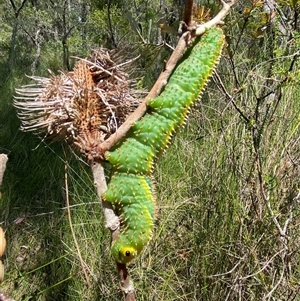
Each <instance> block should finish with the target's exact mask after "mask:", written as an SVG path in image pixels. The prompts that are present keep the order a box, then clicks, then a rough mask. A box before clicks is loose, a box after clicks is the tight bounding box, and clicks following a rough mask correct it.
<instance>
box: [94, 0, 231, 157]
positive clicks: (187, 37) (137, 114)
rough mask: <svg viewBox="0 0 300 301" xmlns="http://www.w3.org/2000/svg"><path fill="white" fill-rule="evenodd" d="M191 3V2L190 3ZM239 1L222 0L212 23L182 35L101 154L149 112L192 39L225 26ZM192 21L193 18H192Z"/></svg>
mask: <svg viewBox="0 0 300 301" xmlns="http://www.w3.org/2000/svg"><path fill="white" fill-rule="evenodd" d="M190 2H191V1H190ZM190 2H188V3H189V5H192V3H190ZM236 2H237V0H231V1H230V2H228V3H226V2H225V1H223V0H221V3H222V5H223V7H222V9H221V11H220V12H219V13H218V14H217V15H216V16H215V17H214V18H213V19H212V20H210V21H208V22H206V23H204V24H202V25H200V26H198V27H196V28H188V30H189V31H186V32H184V33H183V34H182V36H181V37H180V39H179V40H178V43H177V46H176V48H175V49H174V52H173V53H172V55H171V57H170V58H169V60H168V62H167V64H166V67H165V70H164V71H163V72H162V73H161V74H160V76H159V78H158V79H157V81H156V83H155V84H154V86H153V87H152V89H151V90H150V92H149V94H148V95H147V96H146V98H145V99H144V100H143V102H142V103H141V104H140V105H139V107H138V108H137V109H136V110H135V111H134V112H133V113H132V114H131V115H130V116H129V117H128V119H127V120H126V121H125V122H124V123H123V124H122V125H121V126H120V128H119V129H118V130H117V131H116V132H115V133H114V134H113V135H111V136H110V137H109V138H108V139H107V140H105V141H104V142H103V143H101V144H100V145H99V146H98V148H99V150H100V152H102V153H105V152H106V151H108V150H109V149H111V148H112V147H113V146H114V145H115V144H116V143H117V142H118V141H120V140H121V139H122V138H123V137H124V136H125V135H126V133H127V132H128V131H129V129H130V128H131V126H132V125H133V124H134V123H135V122H136V121H137V120H139V119H140V118H141V117H142V116H143V115H144V114H145V113H146V110H147V102H148V100H149V99H151V98H154V97H156V96H158V95H159V93H160V92H161V90H162V89H163V87H164V86H165V85H166V84H167V81H168V78H169V77H170V75H171V73H172V71H173V70H174V68H175V67H176V65H177V63H178V61H179V60H180V58H181V57H182V55H183V53H184V51H185V50H186V48H187V46H188V45H189V43H190V41H191V39H192V37H193V36H194V35H196V36H200V35H202V34H203V33H204V32H205V31H206V30H207V29H209V28H212V27H213V26H216V25H219V24H223V21H222V20H223V19H224V18H225V17H226V15H227V14H228V13H229V10H230V8H231V6H233V5H234V4H235V3H236ZM186 11H189V12H190V13H192V9H191V8H186ZM185 19H187V20H189V18H188V17H187V16H185ZM190 19H191V20H192V16H191V17H190ZM194 30H195V34H194V33H193V34H191V31H194Z"/></svg>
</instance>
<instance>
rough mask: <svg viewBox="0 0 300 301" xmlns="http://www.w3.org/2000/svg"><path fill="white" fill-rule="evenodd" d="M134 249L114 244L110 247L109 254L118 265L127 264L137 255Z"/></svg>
mask: <svg viewBox="0 0 300 301" xmlns="http://www.w3.org/2000/svg"><path fill="white" fill-rule="evenodd" d="M138 253H139V252H138V251H137V249H136V248H133V247H131V246H128V245H126V246H123V245H122V244H120V243H118V242H115V243H114V244H113V245H112V247H111V254H112V255H113V257H114V258H115V260H116V261H117V262H119V263H123V264H127V263H129V262H130V261H131V260H132V259H134V258H135V257H136V256H137V255H138Z"/></svg>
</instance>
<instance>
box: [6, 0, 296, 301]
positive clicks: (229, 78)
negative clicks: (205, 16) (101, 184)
mask: <svg viewBox="0 0 300 301" xmlns="http://www.w3.org/2000/svg"><path fill="white" fill-rule="evenodd" d="M183 2H184V1H180V0H177V1H175V0H174V1H168V0H164V1H163V0H161V1H146V0H136V1H132V0H129V1H100V0H97V1H96V0H88V1H83V0H78V1H70V0H69V1H68V0H58V1H52V0H49V1H36V0H15V1H14V0H4V1H1V2H0V18H1V22H0V95H1V98H0V153H6V154H8V155H9V161H8V166H7V170H6V173H5V176H4V182H3V186H2V188H1V190H2V193H3V194H2V198H1V199H0V221H1V225H2V227H3V228H5V230H6V236H7V240H8V249H7V252H6V258H5V259H4V264H5V272H6V273H5V280H4V282H3V283H2V284H1V290H3V291H5V292H7V293H9V294H10V295H11V296H12V297H13V298H15V299H16V300H18V301H25V300H39V301H50V300H111V301H113V300H120V299H121V293H120V291H119V287H118V277H117V275H116V271H115V266H114V263H113V260H112V259H111V258H110V257H109V240H110V238H109V233H108V231H106V230H105V227H104V222H103V217H102V211H101V207H100V204H99V201H98V199H97V196H96V193H95V191H94V188H93V183H92V179H91V174H90V172H89V169H88V166H87V165H86V164H85V163H84V162H83V161H82V160H80V158H79V157H78V156H77V155H76V154H74V153H73V152H72V151H71V150H70V149H69V148H68V147H67V146H66V145H62V144H59V143H54V144H50V145H49V144H46V143H45V142H41V140H40V139H39V138H37V137H35V136H34V135H33V134H31V133H22V132H20V131H19V130H18V128H19V121H18V118H17V116H16V111H15V109H14V108H13V105H12V97H13V95H14V89H15V88H16V87H19V86H20V85H22V84H27V83H29V82H30V80H29V79H28V78H26V77H25V74H29V75H31V74H35V75H41V76H48V71H47V70H48V69H51V70H53V71H54V72H57V71H58V70H65V69H70V68H72V66H73V64H74V58H72V57H71V56H77V57H85V56H86V55H87V54H88V53H89V51H90V50H91V49H95V48H97V47H100V46H105V47H108V48H114V47H122V48H124V49H131V50H130V52H134V53H137V54H141V57H140V59H139V60H138V61H137V63H136V64H137V67H139V68H140V70H141V74H142V76H141V77H140V78H139V85H140V86H141V87H144V88H149V87H151V85H152V84H153V82H154V80H155V79H156V77H157V75H158V74H159V72H160V70H161V68H162V66H163V60H164V59H165V58H167V57H168V55H169V54H170V53H171V49H170V48H169V47H168V46H167V45H166V43H167V44H168V45H172V46H174V45H175V43H176V37H174V36H172V35H170V34H169V33H166V32H161V31H160V30H159V29H158V26H157V24H159V23H164V24H168V25H170V26H174V27H175V28H177V26H178V24H179V20H181V15H182V12H183V5H184V3H183ZM201 5H204V6H205V7H206V9H209V8H210V10H211V15H214V14H215V13H216V12H217V11H218V9H219V8H220V6H219V5H218V3H217V1H209V0H205V1H201ZM299 12H300V1H297V0H278V1H259V0H252V1H246V0H240V1H239V2H238V4H237V5H236V6H235V7H234V9H233V10H232V11H231V13H230V15H229V16H228V17H227V20H226V25H225V26H224V30H225V32H226V42H227V45H226V47H225V49H224V52H223V57H222V59H221V62H220V64H219V66H218V68H217V70H216V71H217V72H216V74H215V76H214V78H213V80H212V81H211V82H210V84H209V85H208V87H207V89H206V91H205V93H204V94H203V97H202V100H201V102H199V103H198V104H197V105H196V106H195V108H194V109H193V110H192V113H191V116H190V118H189V119H188V121H187V125H186V127H185V128H184V129H182V130H181V131H180V133H179V134H178V135H177V136H176V137H175V139H174V141H173V142H172V144H171V146H170V148H169V149H168V150H167V152H166V153H165V154H164V156H163V158H162V159H161V161H160V162H159V164H158V166H157V170H156V172H155V175H154V176H155V179H156V182H157V205H158V218H157V223H156V232H155V236H154V237H153V239H152V241H151V243H150V244H149V246H148V248H147V249H146V250H145V251H144V252H143V254H142V256H141V257H140V258H139V259H138V260H137V261H136V262H135V263H134V264H132V265H131V266H130V273H131V276H132V279H133V281H134V283H135V285H136V289H137V299H138V300H164V301H165V300H176V301H179V300H300V299H299V290H300V282H299V279H300V267H299V259H300V258H299V257H300V255H299V252H298V250H299V247H300V239H299V237H300V236H299V223H300V216H299V213H300V212H299V202H300V194H299V191H300V190H299V188H300V187H299V186H300V182H299V179H300V174H299V163H300V162H299V161H300V155H299V154H300V152H299V149H300V142H299V134H300V128H299V122H300V116H299V110H300V89H299V78H300V77H299V72H300V71H299V61H298V58H299V49H300V40H299V27H300V26H299ZM198 17H199V16H198ZM127 52H129V51H128V50H127ZM128 54H129V53H128ZM66 193H68V196H69V198H70V205H69V206H67V203H66ZM68 213H70V214H68ZM72 228H73V230H74V233H75V238H74V235H72V231H71V229H72ZM76 243H77V244H78V245H79V250H80V252H81V256H82V260H83V263H84V266H85V267H86V269H87V277H85V276H84V273H83V271H82V264H81V263H80V257H79V254H78V248H77V247H76Z"/></svg>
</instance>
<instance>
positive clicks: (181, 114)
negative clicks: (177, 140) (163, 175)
mask: <svg viewBox="0 0 300 301" xmlns="http://www.w3.org/2000/svg"><path fill="white" fill-rule="evenodd" d="M223 43H224V36H223V32H222V30H221V29H219V28H212V29H209V30H208V31H207V32H206V33H205V34H204V35H203V36H202V37H201V38H196V40H195V42H194V44H193V46H192V47H190V48H189V49H188V50H187V51H186V53H185V54H184V57H183V58H182V59H181V60H180V62H179V64H178V66H177V67H176V69H175V71H174V72H173V74H172V75H171V77H170V79H169V81H168V84H167V85H166V87H165V89H164V90H163V92H162V93H161V95H160V96H158V97H156V98H154V99H152V100H150V101H149V102H148V108H147V112H146V114H145V115H144V117H143V118H142V119H141V120H139V121H137V122H136V123H135V124H134V125H133V127H132V128H131V129H130V131H129V132H128V134H127V135H126V137H125V138H124V139H123V140H122V141H120V142H119V143H118V144H117V145H116V146H115V148H114V149H113V150H112V151H110V152H107V153H106V154H105V156H106V159H107V160H108V161H109V162H110V163H111V166H112V168H111V176H110V180H109V183H108V188H107V190H106V191H105V192H104V194H103V198H104V199H105V200H106V201H108V202H111V203H112V204H113V206H114V209H115V211H116V213H117V214H118V216H119V217H120V221H121V229H120V235H119V237H118V239H117V240H116V241H114V242H113V243H112V247H111V253H112V255H113V257H114V258H115V260H116V261H117V262H119V263H123V264H126V263H128V262H130V261H131V260H132V259H134V258H135V257H136V256H137V255H139V254H140V252H141V251H142V249H143V247H144V246H145V245H146V244H147V243H148V242H149V240H150V239H151V236H152V232H153V226H154V219H155V201H154V196H153V194H154V193H153V192H154V191H153V183H152V181H151V173H152V170H153V164H154V161H155V160H156V159H157V158H158V157H159V156H160V154H161V153H162V152H163V151H164V150H165V148H166V147H167V145H168V143H169V141H170V139H171V137H172V135H173V133H174V132H175V131H176V130H177V129H178V128H179V127H180V126H182V125H183V124H184V122H185V119H186V116H187V114H188V112H189V109H190V107H191V105H192V104H193V103H194V102H195V101H196V100H197V99H198V98H199V96H200V94H201V92H202V91H203V90H204V88H205V85H206V83H207V81H208V79H209V77H210V76H211V74H212V72H213V71H214V68H215V66H216V64H217V63H218V61H219V58H220V55H221V51H222V47H223Z"/></svg>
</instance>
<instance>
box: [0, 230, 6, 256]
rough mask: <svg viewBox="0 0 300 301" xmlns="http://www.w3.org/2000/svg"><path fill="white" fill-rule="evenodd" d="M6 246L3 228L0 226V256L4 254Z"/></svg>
mask: <svg viewBox="0 0 300 301" xmlns="http://www.w3.org/2000/svg"><path fill="white" fill-rule="evenodd" d="M5 248H6V239H5V235H4V231H3V229H2V228H1V227H0V257H1V256H2V255H3V254H4V252H5Z"/></svg>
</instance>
